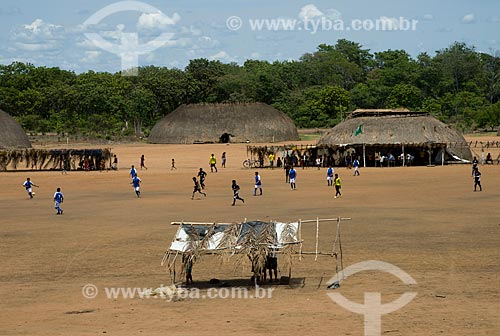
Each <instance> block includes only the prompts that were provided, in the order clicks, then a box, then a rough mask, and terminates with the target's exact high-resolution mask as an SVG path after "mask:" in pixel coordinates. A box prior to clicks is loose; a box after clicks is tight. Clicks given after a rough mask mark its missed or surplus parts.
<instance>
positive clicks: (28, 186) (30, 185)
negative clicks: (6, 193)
mask: <svg viewBox="0 0 500 336" xmlns="http://www.w3.org/2000/svg"><path fill="white" fill-rule="evenodd" d="M23 187H25V188H26V192H27V193H28V195H29V197H30V199H32V198H33V196H35V193H34V192H33V187H37V188H40V187H39V186H37V185H36V184H35V183H33V182H31V179H30V178H29V177H28V178H27V179H26V181H25V182H24V183H23Z"/></svg>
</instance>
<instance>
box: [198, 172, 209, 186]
mask: <svg viewBox="0 0 500 336" xmlns="http://www.w3.org/2000/svg"><path fill="white" fill-rule="evenodd" d="M198 176H199V178H200V185H201V189H205V178H206V177H207V172H206V171H204V170H203V168H200V171H199V172H198Z"/></svg>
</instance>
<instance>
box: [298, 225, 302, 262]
mask: <svg viewBox="0 0 500 336" xmlns="http://www.w3.org/2000/svg"><path fill="white" fill-rule="evenodd" d="M299 242H300V246H299V260H300V261H302V220H301V219H299Z"/></svg>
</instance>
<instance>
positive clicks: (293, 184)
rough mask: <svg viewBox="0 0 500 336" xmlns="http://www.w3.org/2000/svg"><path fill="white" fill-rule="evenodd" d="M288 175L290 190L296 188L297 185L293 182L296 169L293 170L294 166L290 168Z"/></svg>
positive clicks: (295, 176)
mask: <svg viewBox="0 0 500 336" xmlns="http://www.w3.org/2000/svg"><path fill="white" fill-rule="evenodd" d="M288 175H289V177H290V187H291V188H292V190H295V189H297V185H296V184H295V179H296V178H297V171H296V170H295V168H293V166H292V169H290V172H289V173H288Z"/></svg>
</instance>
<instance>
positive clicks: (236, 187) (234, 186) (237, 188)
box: [231, 180, 245, 206]
mask: <svg viewBox="0 0 500 336" xmlns="http://www.w3.org/2000/svg"><path fill="white" fill-rule="evenodd" d="M231 188H232V189H233V204H232V205H233V206H234V204H235V203H236V200H237V199H238V200H240V201H242V202H243V203H245V200H244V199H243V198H241V197H240V195H239V194H240V186H239V185H237V184H236V180H233V184H232V185H231Z"/></svg>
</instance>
